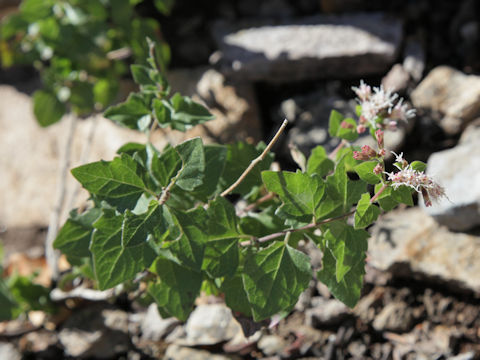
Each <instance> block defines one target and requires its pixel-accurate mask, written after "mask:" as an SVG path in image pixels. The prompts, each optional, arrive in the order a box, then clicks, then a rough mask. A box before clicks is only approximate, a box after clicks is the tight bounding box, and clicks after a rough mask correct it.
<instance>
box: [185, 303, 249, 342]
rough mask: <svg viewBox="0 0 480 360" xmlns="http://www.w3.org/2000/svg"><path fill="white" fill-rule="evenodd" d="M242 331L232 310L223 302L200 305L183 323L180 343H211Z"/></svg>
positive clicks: (225, 339) (227, 338) (232, 336)
mask: <svg viewBox="0 0 480 360" xmlns="http://www.w3.org/2000/svg"><path fill="white" fill-rule="evenodd" d="M241 331H242V328H241V327H240V324H239V323H238V322H237V321H236V320H235V319H234V318H233V316H232V311H231V310H230V309H229V308H227V307H226V306H225V305H223V304H208V305H200V306H197V307H196V308H195V310H194V311H193V312H192V313H191V314H190V317H189V318H188V321H187V323H186V324H185V332H186V338H185V339H179V340H178V341H177V343H178V344H180V345H189V346H192V345H212V344H218V343H220V342H222V341H227V340H230V339H232V338H234V337H235V336H236V335H237V334H238V333H240V332H241Z"/></svg>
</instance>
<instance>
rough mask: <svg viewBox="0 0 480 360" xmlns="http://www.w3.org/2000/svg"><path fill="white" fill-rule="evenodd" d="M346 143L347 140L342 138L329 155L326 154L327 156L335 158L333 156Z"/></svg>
mask: <svg viewBox="0 0 480 360" xmlns="http://www.w3.org/2000/svg"><path fill="white" fill-rule="evenodd" d="M347 144H348V141H347V140H345V139H343V140H342V141H341V142H340V144H338V145H337V147H336V148H335V149H333V151H332V152H331V153H330V155H328V157H329V158H330V159H331V160H333V159H335V156H336V155H337V153H338V152H339V151H340V149H342V148H343V147H344V146H345V145H347Z"/></svg>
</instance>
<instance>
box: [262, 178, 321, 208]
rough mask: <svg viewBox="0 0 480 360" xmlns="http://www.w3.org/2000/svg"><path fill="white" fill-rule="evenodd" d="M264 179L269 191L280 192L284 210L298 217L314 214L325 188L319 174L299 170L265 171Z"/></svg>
mask: <svg viewBox="0 0 480 360" xmlns="http://www.w3.org/2000/svg"><path fill="white" fill-rule="evenodd" d="M262 180H263V182H264V184H265V186H266V187H267V189H268V190H269V191H271V192H274V193H276V194H278V196H279V197H280V199H281V200H282V202H283V205H282V209H283V211H284V212H285V213H287V214H290V215H292V216H297V217H298V216H305V215H314V214H315V211H316V209H317V206H318V204H319V203H320V199H321V198H322V196H323V192H324V190H325V185H324V183H323V181H322V180H321V179H320V178H319V177H318V176H316V175H314V176H310V175H307V174H304V173H301V172H299V171H298V172H296V173H293V172H289V171H282V172H276V171H264V172H262Z"/></svg>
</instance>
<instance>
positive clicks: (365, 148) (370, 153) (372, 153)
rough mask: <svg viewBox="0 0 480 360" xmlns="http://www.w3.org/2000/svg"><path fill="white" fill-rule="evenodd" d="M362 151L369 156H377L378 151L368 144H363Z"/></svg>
mask: <svg viewBox="0 0 480 360" xmlns="http://www.w3.org/2000/svg"><path fill="white" fill-rule="evenodd" d="M362 153H363V154H365V155H366V156H367V157H368V158H372V157H375V156H377V152H376V151H375V150H373V149H372V148H371V147H370V146H368V145H363V146H362Z"/></svg>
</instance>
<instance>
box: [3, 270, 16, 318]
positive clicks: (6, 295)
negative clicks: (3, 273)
mask: <svg viewBox="0 0 480 360" xmlns="http://www.w3.org/2000/svg"><path fill="white" fill-rule="evenodd" d="M17 308H18V304H17V303H16V302H15V300H14V299H13V296H12V294H11V293H10V290H9V289H8V286H7V284H6V283H5V280H4V279H2V278H0V321H7V320H12V319H13V317H14V316H15V314H16V313H17Z"/></svg>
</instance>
